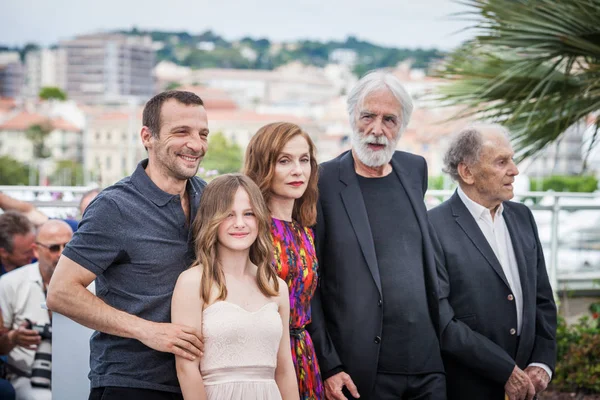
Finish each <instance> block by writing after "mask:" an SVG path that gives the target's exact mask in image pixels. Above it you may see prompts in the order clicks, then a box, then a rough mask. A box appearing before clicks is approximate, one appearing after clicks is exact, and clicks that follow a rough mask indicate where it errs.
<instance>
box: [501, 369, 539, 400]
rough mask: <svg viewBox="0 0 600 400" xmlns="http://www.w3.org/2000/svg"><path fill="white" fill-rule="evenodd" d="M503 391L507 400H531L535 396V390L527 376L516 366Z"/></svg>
mask: <svg viewBox="0 0 600 400" xmlns="http://www.w3.org/2000/svg"><path fill="white" fill-rule="evenodd" d="M504 391H505V392H506V394H507V396H508V399H509V400H532V399H533V398H534V396H535V388H534V386H533V383H531V380H530V379H529V376H527V374H526V373H525V372H524V371H523V370H522V369H521V368H519V367H517V366H516V365H515V368H514V369H513V372H512V374H511V375H510V377H509V378H508V381H507V382H506V384H505V385H504Z"/></svg>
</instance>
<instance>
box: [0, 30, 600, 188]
mask: <svg viewBox="0 0 600 400" xmlns="http://www.w3.org/2000/svg"><path fill="white" fill-rule="evenodd" d="M175 39H176V37H171V38H166V39H165V41H164V42H152V41H151V39H150V37H149V36H132V35H124V34H114V33H100V34H92V35H81V36H77V37H75V38H73V39H71V40H65V41H62V42H60V43H59V44H58V46H57V47H55V48H52V49H39V50H32V51H30V52H28V53H27V54H26V56H25V60H24V63H21V59H20V55H19V53H17V52H4V53H0V154H2V155H10V156H11V157H14V158H15V159H17V160H19V161H21V162H23V163H26V164H30V165H33V164H34V163H35V162H36V160H35V155H34V143H33V142H32V140H31V138H29V137H28V135H27V131H28V129H29V128H30V127H31V126H32V125H36V124H38V125H40V124H42V125H44V126H45V127H47V128H48V129H50V133H49V135H48V136H47V140H46V143H45V144H46V146H47V148H48V150H49V152H50V157H49V158H48V159H49V160H52V162H46V163H45V168H48V171H49V172H48V173H51V171H52V168H54V166H55V165H56V163H57V162H58V161H61V160H71V161H75V162H77V163H80V164H81V165H82V166H83V168H84V170H85V171H86V176H87V177H88V178H89V179H91V180H92V181H94V182H96V183H98V184H99V185H101V186H107V185H110V184H112V183H114V182H116V181H118V180H119V179H121V178H123V177H124V176H126V175H129V174H131V173H132V172H133V170H134V169H135V166H136V164H137V163H138V162H139V161H140V160H141V159H143V158H145V157H146V151H145V149H144V148H143V146H142V145H141V143H140V140H139V133H140V129H141V127H142V121H141V119H142V118H141V113H142V109H143V106H144V104H145V102H146V101H147V100H148V99H149V98H151V97H152V96H153V95H154V94H155V93H157V92H159V91H161V90H165V89H167V88H170V89H172V88H178V89H180V90H188V91H192V92H195V93H197V94H198V95H199V96H200V97H201V98H202V99H203V100H204V102H205V107H206V109H207V113H208V120H209V128H210V130H211V132H213V133H216V132H221V133H223V135H224V136H225V137H226V138H227V139H228V140H229V141H230V142H232V143H235V144H238V145H239V146H240V147H241V148H242V149H245V147H246V146H247V144H248V142H249V141H250V139H251V137H252V135H254V133H255V132H256V131H257V130H258V129H259V128H260V127H261V126H263V125H265V124H267V123H270V122H276V121H289V122H293V123H296V124H298V125H300V126H301V127H302V128H303V129H304V130H305V131H306V132H307V133H308V134H310V135H311V137H312V138H313V140H314V141H315V143H316V145H317V158H318V161H319V162H322V161H326V160H329V159H331V158H333V157H336V156H337V155H339V154H340V153H341V152H343V151H345V150H347V149H349V148H350V144H351V141H350V135H351V127H350V124H349V121H348V112H347V109H346V94H347V93H348V92H349V91H350V89H351V88H352V87H353V86H354V84H355V83H356V81H357V77H356V76H355V75H354V73H353V72H352V69H353V66H354V65H355V64H356V61H357V53H356V52H355V51H354V50H351V49H345V48H339V49H335V50H333V51H332V52H331V53H330V55H329V62H330V63H329V64H327V65H326V66H324V67H323V68H321V67H316V66H307V65H303V64H302V63H300V62H297V61H294V62H291V63H289V64H286V65H283V66H280V67H278V68H276V69H274V70H250V69H222V68H209V69H196V70H194V69H191V68H188V67H184V66H181V65H177V64H174V63H171V62H164V61H163V62H160V63H158V64H156V55H155V52H156V51H158V50H160V49H162V48H163V46H164V45H165V43H167V41H170V42H172V41H173V40H175ZM237 45H238V46H241V47H242V50H243V51H242V53H243V54H242V56H244V57H246V58H247V59H253V58H254V57H256V53H255V51H254V50H252V49H251V48H250V47H244V46H245V45H244V44H243V43H238V44H237ZM282 46H283V47H285V49H287V50H293V48H294V44H293V43H292V44H290V43H287V44H275V43H274V44H272V45H271V51H277V49H278V48H282ZM196 47H197V48H198V49H201V50H203V51H207V52H211V51H213V50H214V48H215V44H214V43H213V42H210V41H205V42H198V44H197V46H196ZM155 64H156V65H155ZM392 72H393V73H394V74H395V75H396V76H397V77H398V78H399V79H400V81H401V82H402V83H403V85H404V86H405V87H406V89H407V91H408V92H409V93H410V94H411V96H412V97H413V99H414V102H415V111H414V113H413V116H412V119H411V122H410V124H409V125H408V128H407V129H406V131H405V132H404V134H403V137H402V139H401V140H400V142H399V144H398V149H399V150H404V151H410V152H413V153H416V154H420V155H422V156H423V157H425V158H426V160H427V162H428V170H429V174H430V175H431V176H436V175H440V174H442V156H443V153H444V150H445V147H446V144H447V142H448V139H449V137H450V136H451V134H452V133H453V132H456V131H458V130H459V129H460V128H461V127H462V126H464V125H465V124H467V123H469V121H468V120H459V121H449V120H450V118H451V117H452V116H453V115H454V114H455V112H456V110H455V109H451V108H445V107H439V106H438V105H437V104H435V103H432V102H431V100H430V98H431V97H430V96H429V94H430V93H432V92H433V91H434V90H435V89H436V88H437V87H438V86H439V85H442V84H444V82H443V81H441V80H439V79H435V78H431V77H429V76H427V75H426V74H425V73H424V71H422V70H418V69H414V68H411V65H410V62H404V63H401V64H399V65H398V66H397V67H396V68H395V69H393V70H392ZM48 86H53V87H58V88H60V89H62V90H63V91H65V92H66V94H67V96H68V99H69V101H67V102H57V101H50V102H44V101H41V100H39V99H38V95H39V93H40V90H41V89H42V88H44V87H48ZM583 130H585V129H583ZM583 130H581V129H580V130H575V129H573V130H570V131H569V132H567V134H566V135H565V136H564V138H563V139H562V140H561V141H560V143H558V144H556V145H553V146H552V147H551V148H549V149H547V150H546V151H545V152H543V153H541V154H540V155H538V157H536V159H535V160H530V161H529V162H528V164H527V168H525V164H524V167H523V170H524V171H526V173H527V174H528V175H530V176H545V175H548V174H565V175H570V174H578V173H579V172H580V170H581V165H582V144H583V143H584V142H586V139H585V138H584V134H583ZM209 152H210V142H209ZM598 153H599V152H598V151H597V152H596V153H595V154H596V156H595V157H592V158H590V160H589V165H590V167H591V168H600V161H598V159H600V156H598ZM86 183H87V182H86Z"/></svg>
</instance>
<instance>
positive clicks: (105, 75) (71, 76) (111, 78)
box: [59, 33, 155, 104]
mask: <svg viewBox="0 0 600 400" xmlns="http://www.w3.org/2000/svg"><path fill="white" fill-rule="evenodd" d="M59 49H61V50H63V51H64V53H65V56H64V57H65V72H64V82H65V87H64V89H65V90H66V92H67V94H68V96H69V98H71V99H74V100H76V101H80V102H82V103H86V104H106V103H129V102H138V103H141V102H144V101H146V100H148V99H149V98H150V97H152V95H153V94H154V87H155V86H154V78H153V75H152V69H153V67H154V61H155V51H154V49H153V47H152V40H151V38H150V37H149V36H128V35H122V34H114V33H100V34H91V35H82V36H78V37H76V38H74V39H72V40H67V41H63V42H60V44H59Z"/></svg>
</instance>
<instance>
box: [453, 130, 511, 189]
mask: <svg viewBox="0 0 600 400" xmlns="http://www.w3.org/2000/svg"><path fill="white" fill-rule="evenodd" d="M489 132H496V133H501V134H502V135H504V136H505V137H506V138H508V137H509V135H508V130H506V128H504V127H503V126H502V125H498V124H490V123H477V124H471V125H468V126H466V127H464V128H463V129H461V130H460V131H459V132H458V133H457V134H456V135H455V136H454V137H453V138H452V140H450V144H449V145H448V148H447V149H446V153H445V154H444V168H443V169H442V171H444V172H445V173H447V174H448V175H450V177H451V178H452V179H453V180H455V181H456V182H460V175H459V173H458V165H459V164H460V163H465V164H467V165H473V164H475V163H476V162H477V161H479V156H480V155H481V149H482V147H483V142H484V135H485V134H486V133H489Z"/></svg>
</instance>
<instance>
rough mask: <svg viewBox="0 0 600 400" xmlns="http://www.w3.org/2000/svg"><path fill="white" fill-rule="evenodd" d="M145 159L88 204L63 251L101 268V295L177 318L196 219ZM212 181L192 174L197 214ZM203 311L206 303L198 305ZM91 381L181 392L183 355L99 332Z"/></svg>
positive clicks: (146, 313) (150, 316)
mask: <svg viewBox="0 0 600 400" xmlns="http://www.w3.org/2000/svg"><path fill="white" fill-rule="evenodd" d="M147 165H148V160H144V161H142V162H140V163H139V164H138V166H137V168H136V170H135V172H134V173H133V175H131V176H130V177H127V178H124V179H122V180H121V181H119V182H118V183H116V184H115V185H113V186H110V187H108V188H106V189H105V190H103V191H102V192H101V193H100V194H99V195H98V196H97V197H96V198H95V199H94V200H93V201H92V202H91V203H90V205H89V207H88V208H87V209H86V211H85V214H84V216H83V219H82V220H81V223H80V224H79V229H78V230H77V232H76V233H75V235H74V236H73V239H72V240H71V241H70V242H69V244H68V245H67V247H66V248H65V250H64V252H63V255H65V256H66V257H68V258H70V259H71V260H73V261H75V262H76V263H78V264H80V265H81V266H83V267H84V268H86V269H88V270H90V271H91V272H93V273H94V274H96V275H97V278H96V295H97V296H98V297H99V298H101V299H102V300H103V301H105V302H106V303H107V304H108V305H110V306H112V307H114V308H116V309H118V310H122V311H125V312H128V313H130V314H133V315H136V316H138V317H140V318H143V319H146V320H149V321H155V322H170V321H171V296H172V294H173V289H174V287H175V283H176V281H177V278H178V277H179V274H180V273H181V272H182V271H184V270H185V269H186V268H187V267H188V266H189V265H190V264H191V263H192V262H193V259H194V249H193V247H192V246H193V244H192V237H191V229H190V225H188V224H187V221H186V219H185V215H184V213H183V209H182V207H181V200H180V198H179V195H172V194H169V193H166V192H164V191H162V190H161V189H159V188H158V186H156V185H155V184H154V182H152V180H150V177H149V176H148V175H147V174H146V172H145V170H144V169H145V167H146V166H147ZM205 185H206V183H205V182H204V181H202V180H201V179H199V178H197V177H194V178H192V179H190V180H188V183H187V189H186V190H187V192H188V195H189V199H190V204H191V206H190V207H191V209H190V213H191V216H192V218H193V217H194V216H195V215H196V213H197V210H198V203H199V201H200V195H201V193H202V190H203V189H204V186H205ZM198 312H200V310H198ZM90 369H91V370H90V374H89V377H90V381H91V386H92V387H93V388H95V387H103V386H120V387H131V388H144V389H153V390H162V391H169V392H180V388H179V384H178V381H177V374H176V371H175V356H174V355H173V354H171V353H162V352H158V351H155V350H153V349H151V348H149V347H147V346H145V345H144V344H142V343H141V342H139V341H138V340H135V339H127V338H122V337H118V336H113V335H108V334H105V333H102V332H94V334H93V335H92V338H91V340H90Z"/></svg>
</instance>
